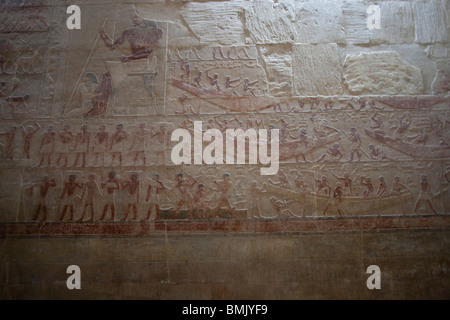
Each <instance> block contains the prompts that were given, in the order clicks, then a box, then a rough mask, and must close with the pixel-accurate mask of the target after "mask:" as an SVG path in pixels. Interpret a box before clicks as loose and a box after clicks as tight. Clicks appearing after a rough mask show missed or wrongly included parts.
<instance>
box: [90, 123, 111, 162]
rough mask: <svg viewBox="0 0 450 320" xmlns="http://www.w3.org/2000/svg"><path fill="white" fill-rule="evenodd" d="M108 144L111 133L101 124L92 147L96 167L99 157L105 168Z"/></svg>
mask: <svg viewBox="0 0 450 320" xmlns="http://www.w3.org/2000/svg"><path fill="white" fill-rule="evenodd" d="M108 143H109V133H108V132H107V131H106V126H105V125H104V124H101V125H99V127H98V131H97V132H96V133H95V135H94V146H93V147H92V153H93V154H94V156H95V159H94V166H97V164H98V162H99V160H98V158H99V157H101V166H103V167H104V166H105V152H106V150H108Z"/></svg>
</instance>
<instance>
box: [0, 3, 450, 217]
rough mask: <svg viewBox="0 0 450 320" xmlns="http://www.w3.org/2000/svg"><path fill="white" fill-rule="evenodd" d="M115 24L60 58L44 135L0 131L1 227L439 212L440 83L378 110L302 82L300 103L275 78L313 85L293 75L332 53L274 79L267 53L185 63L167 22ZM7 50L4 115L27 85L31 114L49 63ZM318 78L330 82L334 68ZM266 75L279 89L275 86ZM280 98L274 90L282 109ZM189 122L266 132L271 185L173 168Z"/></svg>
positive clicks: (36, 126)
mask: <svg viewBox="0 0 450 320" xmlns="http://www.w3.org/2000/svg"><path fill="white" fill-rule="evenodd" d="M130 8H132V6H130ZM130 8H129V9H130ZM115 10H116V11H115ZM115 10H112V9H111V10H109V11H108V10H107V11H106V13H105V17H104V20H103V21H96V22H95V23H97V24H98V27H97V29H95V28H89V31H88V32H90V33H91V34H90V39H91V40H92V41H90V42H88V43H89V45H91V46H90V47H89V48H87V50H85V51H82V53H80V56H82V59H79V60H77V59H78V58H75V57H73V56H67V57H65V59H66V60H64V61H65V62H67V63H68V65H70V66H71V69H70V70H69V69H66V70H64V72H65V73H66V74H65V81H64V86H63V88H62V92H59V94H60V96H61V99H60V100H61V101H55V103H54V107H55V109H54V110H56V112H54V118H55V119H54V120H50V119H46V120H42V119H36V121H35V119H32V117H29V118H30V119H26V118H23V117H20V118H16V117H5V118H6V119H8V121H4V123H5V125H6V127H5V130H2V132H0V134H1V136H0V139H1V143H2V145H1V147H2V149H1V150H2V159H1V160H2V161H1V162H0V166H2V167H4V168H7V169H8V170H12V171H13V172H16V173H17V174H19V175H20V176H21V179H22V187H21V191H20V192H19V193H20V201H19V202H18V203H15V205H14V208H13V209H11V210H10V212H11V213H10V214H8V216H4V217H3V218H2V220H3V221H26V222H32V221H36V222H37V221H49V222H56V221H71V222H73V223H82V222H95V223H98V224H102V223H103V222H106V221H154V220H172V219H175V220H176V221H179V220H200V221H203V220H205V221H209V220H216V219H225V220H241V219H251V220H254V219H256V220H258V219H278V218H282V219H286V218H288V219H304V218H308V217H309V218H311V217H322V216H342V217H353V218H356V217H358V216H362V215H380V214H386V215H393V214H398V213H401V214H416V213H417V214H418V213H433V214H443V213H449V212H450V211H449V210H450V208H449V206H448V197H449V194H448V183H449V179H450V176H449V170H450V167H449V164H447V163H445V161H446V160H447V159H448V158H449V156H450V149H449V145H448V143H449V141H448V122H449V119H448V104H449V103H450V102H449V99H448V96H447V97H446V96H444V94H445V92H446V91H445V89H446V87H447V86H446V84H445V79H446V78H445V77H444V76H443V75H442V77H440V78H439V79H437V80H436V81H435V85H433V93H434V94H435V95H434V96H399V95H395V96H389V95H384V96H381V95H376V92H377V90H372V89H370V90H372V91H370V92H369V93H370V94H373V95H371V96H345V95H342V96H317V95H316V94H315V93H318V91H320V90H325V91H324V92H323V93H322V94H337V93H339V94H340V93H342V88H343V87H341V82H340V81H341V80H340V77H334V76H333V79H334V80H333V82H332V86H331V87H330V86H328V85H325V86H326V87H327V88H321V84H320V82H317V81H316V82H314V83H311V84H309V85H311V87H307V89H305V90H303V89H302V88H304V87H305V85H306V83H307V82H306V81H307V79H308V77H307V76H305V72H302V73H301V74H299V73H298V72H297V73H295V75H293V76H292V78H289V72H285V71H286V70H285V69H286V68H292V69H294V70H297V71H298V70H303V71H305V70H306V71H307V72H306V73H308V72H309V73H310V76H311V77H314V72H313V71H312V69H311V68H309V69H308V68H306V67H304V66H303V67H302V66H301V61H306V60H305V59H308V58H307V56H308V54H307V53H308V52H309V53H310V54H311V52H312V51H314V50H316V49H317V48H319V49H320V48H322V47H324V48H328V49H329V50H328V51H329V52H328V51H327V54H326V55H325V58H327V59H328V58H330V57H331V56H333V57H334V58H332V59H335V60H336V61H335V62H336V63H337V64H339V63H340V62H339V57H337V47H334V46H332V47H329V46H328V45H325V44H324V45H320V46H317V45H314V46H312V45H298V44H295V45H293V48H294V53H297V54H299V53H302V54H304V59H300V58H299V57H298V56H294V57H292V60H289V59H288V60H286V57H281V60H283V61H284V62H283V64H282V66H280V67H279V66H278V65H277V63H278V62H277V59H278V58H279V57H278V54H279V52H278V51H277V50H276V49H273V48H269V47H267V46H266V47H263V46H258V45H245V46H244V45H228V44H213V43H208V41H206V42H204V43H203V44H202V45H200V43H199V42H198V41H196V42H195V41H194V42H195V44H196V45H194V46H189V47H188V48H187V47H186V46H182V45H177V43H178V42H177V41H171V40H172V39H171V38H170V37H171V35H170V33H169V31H170V30H172V29H171V27H172V23H173V22H171V21H169V22H168V21H155V20H151V19H147V18H144V17H142V16H139V15H138V14H137V13H136V12H134V11H133V10H128V11H127V13H126V14H125V13H124V14H123V16H122V17H121V19H122V20H121V21H120V23H118V21H117V20H115V19H113V17H114V16H117V14H118V13H119V12H121V13H122V11H117V10H122V9H115ZM186 14H187V13H184V15H186ZM186 19H187V20H189V19H194V20H195V19H196V18H195V17H194V16H186ZM194 20H193V21H194ZM194 30H195V31H196V32H198V31H199V30H198V29H197V28H194ZM178 36H179V35H178V34H177V37H178ZM176 39H180V38H179V37H178V38H176ZM184 39H195V37H193V36H192V34H190V35H188V36H187V37H186V38H184ZM166 44H168V47H166ZM72 45H73V48H77V46H79V45H80V43H74V44H72ZM16 47H17V44H15V43H11V42H8V41H6V42H5V41H4V42H2V48H4V49H3V51H0V53H1V56H0V57H1V60H0V62H1V67H2V69H1V70H2V72H3V74H4V75H5V76H7V77H10V78H11V80H10V82H4V85H3V91H2V95H1V98H2V99H3V100H4V102H5V103H8V102H12V101H9V100H12V99H11V98H10V97H12V95H13V93H14V90H16V88H15V87H17V88H18V87H19V84H20V80H19V77H29V76H32V75H34V74H36V75H39V76H40V77H41V79H42V80H43V82H44V83H46V84H47V86H46V87H45V88H46V89H45V90H43V91H42V94H41V99H43V100H45V99H48V101H49V103H51V101H52V99H53V98H54V96H55V91H54V89H55V85H54V81H55V79H56V78H57V75H56V70H55V69H56V67H55V66H52V64H51V63H52V62H54V60H56V59H57V58H56V57H57V56H58V53H57V52H56V51H55V49H53V50H52V49H47V51H46V53H45V55H46V57H47V58H46V59H47V60H46V63H45V64H44V66H42V64H41V63H36V61H37V59H41V58H40V57H39V50H38V49H34V51H33V50H31V51H30V50H28V52H27V53H26V54H25V53H21V52H20V50H18V49H17V48H16ZM316 47H317V48H316ZM16 51H17V52H16ZM69 51H70V47H69ZM11 52H13V54H14V55H15V56H14V57H12V56H11V57H10V56H9V55H10V54H11ZM314 52H315V51H314ZM334 53H336V54H334ZM266 55H267V56H266ZM322 55H323V54H322ZM322 58H323V57H322ZM322 58H320V57H319V60H317V61H316V62H315V63H316V65H317V66H319V65H320V64H321V62H320V61H322V60H323V59H322ZM71 59H72V60H71ZM321 59H322V60H321ZM330 59H331V58H330ZM325 60H326V59H325ZM333 61H334V60H333ZM322 62H323V61H322ZM75 65H76V67H74V66H75ZM278 67H279V69H277V68H278ZM44 68H45V69H44ZM305 68H306V69H305ZM12 70H14V72H11V71H12ZM330 70H331V69H330ZM74 71H75V72H74ZM322 71H324V70H322ZM332 71H333V72H334V71H336V72H335V73H336V74H340V72H341V71H340V67H339V66H337V65H336V66H332ZM279 72H281V73H283V76H284V77H286V79H292V82H293V83H291V84H289V85H287V86H284V85H283V83H284V82H280V79H279V78H278V77H277V76H276V75H277V73H279ZM324 72H325V74H327V72H326V71H324ZM328 75H329V74H328ZM333 75H334V73H333ZM62 78H63V77H60V76H59V77H58V79H62ZM338 78H339V79H338ZM14 79H16V80H14ZM336 79H338V80H336ZM13 80H14V81H13ZM316 80H317V79H316ZM348 81H349V80H348ZM362 85H367V83H366V84H364V83H363V84H362ZM56 87H57V88H58V86H56ZM59 88H61V87H59ZM277 88H278V89H277ZM280 88H288V90H287V91H286V90H284V91H285V94H282V93H283V89H280ZM292 88H294V90H293V89H292ZM305 88H306V87H305ZM292 90H293V91H292ZM327 90H328V91H327ZM330 90H331V91H330ZM419 91H420V90H419ZM293 93H294V95H293ZM30 96H31V95H30ZM24 97H25V95H24ZM23 100H25V99H23ZM14 102H20V101H14ZM23 102H26V101H23ZM2 105H4V103H2ZM5 105H6V104H5ZM39 114H41V115H42V113H39ZM27 116H29V114H28V115H27ZM22 120H23V121H22ZM194 121H202V123H203V130H206V129H211V128H217V129H219V130H220V131H222V132H225V130H226V129H237V128H241V129H244V130H246V129H249V128H254V129H275V128H276V129H279V132H280V162H281V164H280V169H279V172H278V174H277V175H275V176H269V177H267V176H260V175H259V166H258V165H238V166H230V165H216V166H206V165H203V166H194V165H193V166H187V165H184V166H175V165H173V164H172V162H171V160H170V151H171V149H172V147H173V146H174V144H175V143H174V142H171V141H170V135H171V132H172V131H173V130H175V129H176V128H185V129H188V130H190V131H191V132H193V122H194ZM21 170H23V171H21ZM7 179H9V178H7ZM5 198H6V197H5ZM16 202H17V201H16ZM9 207H11V206H9Z"/></svg>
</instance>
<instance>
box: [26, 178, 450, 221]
mask: <svg viewBox="0 0 450 320" xmlns="http://www.w3.org/2000/svg"><path fill="white" fill-rule="evenodd" d="M333 175H334V176H335V178H336V179H335V180H336V182H335V183H334V186H332V185H331V183H330V182H329V180H328V179H327V177H326V176H325V175H324V176H322V178H320V179H314V185H315V187H313V188H310V187H309V186H308V184H307V183H306V182H305V179H304V178H303V176H302V175H300V174H299V175H297V176H296V177H295V179H294V182H293V184H291V182H290V180H289V179H288V177H287V176H286V174H285V173H284V172H280V173H279V175H278V177H277V179H275V181H273V180H272V179H270V178H269V179H267V181H265V182H263V183H262V184H261V183H260V182H257V181H256V180H253V181H251V182H250V183H249V186H248V187H247V188H248V190H245V189H246V187H243V186H242V185H243V182H242V181H241V180H240V178H237V179H236V178H235V179H233V178H232V175H231V174H230V173H227V172H226V173H224V174H223V175H222V177H221V178H214V179H213V180H211V179H209V180H208V181H206V180H207V179H206V178H203V176H201V177H193V176H192V175H190V174H189V173H186V172H185V173H177V174H176V175H175V176H174V177H173V179H170V180H165V179H162V178H161V176H160V174H159V173H153V175H152V176H151V178H147V179H144V181H142V180H143V179H142V178H143V174H142V173H138V172H132V173H129V174H126V175H124V177H123V178H119V177H118V175H117V173H116V171H110V172H109V173H108V175H107V177H106V178H105V179H102V181H101V182H100V183H99V182H97V176H96V174H94V173H90V174H88V176H87V179H83V181H79V178H78V177H77V175H76V174H69V175H68V176H67V177H66V179H65V181H64V182H63V185H62V186H61V187H62V192H61V193H60V195H59V199H58V204H59V205H58V215H59V219H58V220H59V221H63V220H68V221H73V220H74V218H75V214H76V209H77V207H79V206H80V205H81V207H82V214H81V216H80V217H79V218H78V219H77V221H93V220H94V216H96V214H95V211H96V210H98V209H99V208H102V209H101V216H100V218H99V219H96V220H98V221H110V220H112V221H114V220H117V216H118V215H117V209H118V208H120V207H125V212H124V213H121V215H122V216H123V217H122V219H121V220H140V219H143V220H153V219H155V218H156V219H160V218H161V205H164V206H165V207H166V208H164V211H166V212H167V213H166V216H165V217H166V218H169V219H170V218H172V219H173V218H179V217H181V216H183V218H187V219H193V218H198V217H200V218H204V219H206V218H219V217H224V216H223V214H224V213H225V214H226V217H228V218H238V217H241V216H240V215H239V213H238V211H242V209H238V208H237V207H238V202H241V203H242V202H244V203H246V208H245V209H243V211H244V214H245V216H244V217H246V218H263V217H264V213H263V210H262V208H263V204H262V203H263V200H264V201H267V200H268V201H270V205H271V206H272V208H271V212H273V213H275V214H276V216H277V217H282V216H286V215H287V216H292V217H305V215H306V210H307V202H308V199H307V197H308V198H311V197H312V198H314V199H315V200H314V201H316V200H317V199H319V200H320V199H323V200H324V201H323V202H322V204H321V205H317V206H320V207H317V208H316V209H317V210H318V211H321V212H322V214H323V215H327V212H328V211H329V209H330V208H332V209H334V210H335V212H336V213H337V215H340V216H343V215H349V214H350V215H351V213H350V211H346V210H348V209H351V208H350V207H349V206H352V205H354V206H358V203H362V202H363V201H365V202H366V203H368V204H369V207H370V206H371V205H372V204H371V202H373V203H375V202H379V203H383V202H386V203H387V202H389V201H392V200H395V201H396V202H397V205H401V206H404V205H405V204H406V203H402V201H403V200H404V199H406V198H407V197H411V196H414V194H416V193H413V192H412V190H410V187H409V186H408V185H407V184H405V183H404V182H402V181H401V179H400V177H398V176H395V177H394V179H393V181H392V183H391V186H390V188H389V187H388V183H387V181H386V179H385V178H384V177H383V176H380V177H379V178H378V187H377V188H376V186H375V185H374V184H375V183H374V182H372V181H371V178H370V177H368V176H360V179H356V178H352V177H351V176H350V174H348V173H346V174H344V175H342V176H338V175H336V174H334V173H333ZM144 178H145V177H144ZM202 179H204V181H202ZM442 179H444V180H445V181H444V183H446V184H447V185H448V184H449V183H450V171H448V172H446V173H445V174H443V175H442ZM233 180H236V181H233ZM355 183H356V185H357V186H358V189H360V190H359V191H360V192H361V193H362V194H359V195H356V194H355ZM54 187H57V183H56V180H55V178H53V177H51V176H49V175H46V176H44V177H43V178H42V179H41V180H40V181H37V182H35V183H30V184H27V185H26V187H25V188H24V190H25V195H26V196H28V197H30V196H32V195H33V192H34V190H35V189H37V190H39V192H38V195H39V199H38V201H37V205H36V207H35V208H34V209H33V217H32V219H33V220H42V221H46V220H47V219H48V200H47V198H48V194H49V193H50V192H49V191H50V190H51V189H52V188H54ZM141 188H143V189H142V190H141ZM418 188H419V193H418V196H417V198H416V202H415V205H414V208H413V212H414V213H416V212H417V211H418V209H419V208H420V207H421V206H423V205H426V206H427V210H430V212H433V213H435V214H437V213H438V211H437V210H436V208H435V204H434V202H433V201H434V200H433V199H434V198H435V196H436V194H434V193H433V192H432V186H431V183H430V182H429V181H428V178H427V176H426V175H421V177H420V181H419V184H418ZM164 193H165V195H164V196H165V197H164V201H161V199H160V197H161V195H163V194H164ZM441 193H442V192H441ZM144 194H145V196H144V199H142V195H144ZM266 194H267V197H266V199H264V197H265V196H266ZM405 196H406V197H405ZM352 201H353V202H352ZM355 201H356V202H355ZM292 202H293V203H294V204H295V205H294V206H291V205H290V203H292ZM142 203H145V208H146V209H145V211H146V212H145V218H144V217H141V213H140V212H139V214H138V211H139V210H142V208H143V206H142V205H140V204H142ZM317 203H319V202H317ZM138 209H139V210H138ZM264 209H267V208H264ZM375 209H376V208H375ZM353 210H355V208H353ZM356 210H361V208H356ZM153 211H154V212H155V215H152V212H153ZM186 211H187V215H186ZM181 212H183V214H182V215H181Z"/></svg>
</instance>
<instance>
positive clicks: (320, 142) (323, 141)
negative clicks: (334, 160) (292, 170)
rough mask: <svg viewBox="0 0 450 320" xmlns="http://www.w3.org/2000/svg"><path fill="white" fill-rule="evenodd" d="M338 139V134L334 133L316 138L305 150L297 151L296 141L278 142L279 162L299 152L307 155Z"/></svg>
mask: <svg viewBox="0 0 450 320" xmlns="http://www.w3.org/2000/svg"><path fill="white" fill-rule="evenodd" d="M340 138H341V137H340V134H339V133H338V132H334V133H332V134H330V135H329V136H327V137H320V138H317V139H316V140H315V141H314V142H312V143H309V144H308V146H307V147H306V149H305V150H299V148H298V143H297V141H288V142H280V160H287V159H289V158H292V157H295V156H297V155H298V154H300V153H301V152H303V153H304V154H307V153H309V152H312V151H314V150H316V149H318V148H320V147H323V146H326V145H328V144H330V143H333V142H335V141H338V140H339V139H340Z"/></svg>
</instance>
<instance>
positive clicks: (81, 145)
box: [73, 124, 91, 168]
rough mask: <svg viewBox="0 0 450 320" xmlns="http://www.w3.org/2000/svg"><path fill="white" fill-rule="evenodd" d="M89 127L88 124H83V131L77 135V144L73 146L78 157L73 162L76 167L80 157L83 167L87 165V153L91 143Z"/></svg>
mask: <svg viewBox="0 0 450 320" xmlns="http://www.w3.org/2000/svg"><path fill="white" fill-rule="evenodd" d="M87 128H88V126H87V124H83V125H82V126H81V131H80V132H78V133H77V135H76V139H75V146H74V147H73V149H74V150H75V153H76V158H75V161H74V162H73V166H74V167H75V166H76V165H77V163H78V160H79V159H80V157H81V166H82V167H83V168H84V167H85V166H86V154H87V152H88V151H89V145H90V143H91V133H90V132H89V131H88V130H87Z"/></svg>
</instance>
